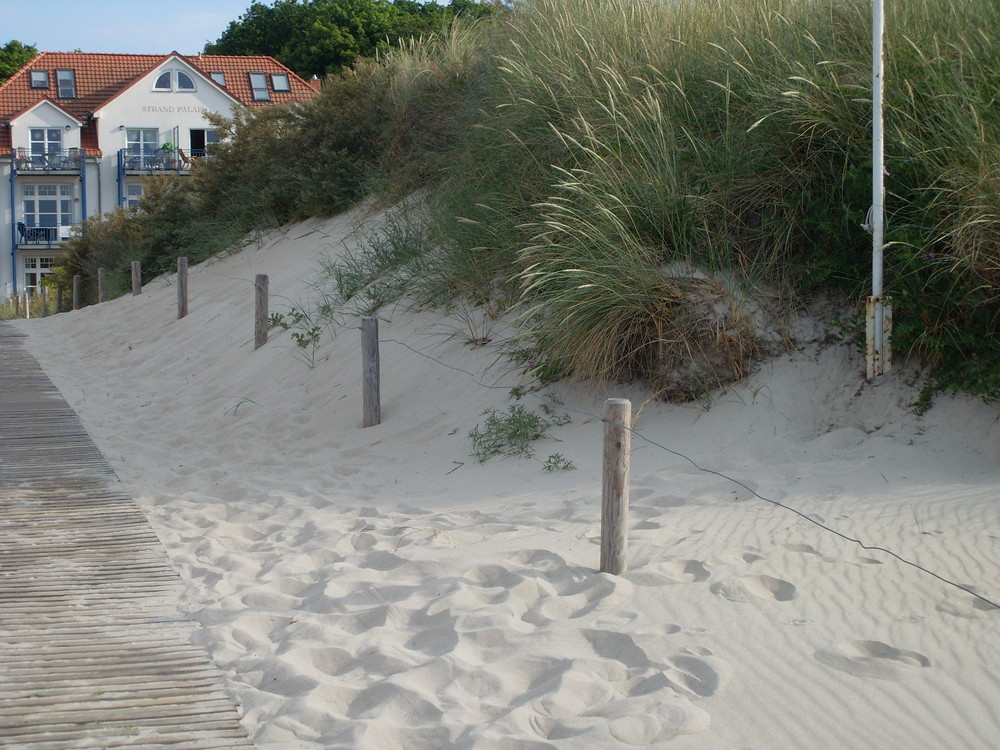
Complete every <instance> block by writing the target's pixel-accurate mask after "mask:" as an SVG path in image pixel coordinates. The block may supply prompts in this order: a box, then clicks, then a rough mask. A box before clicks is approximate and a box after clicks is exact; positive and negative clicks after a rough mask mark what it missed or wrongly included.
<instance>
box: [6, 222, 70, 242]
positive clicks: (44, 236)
mask: <svg viewBox="0 0 1000 750" xmlns="http://www.w3.org/2000/svg"><path fill="white" fill-rule="evenodd" d="M72 231H73V227H72V226H61V227H29V226H27V225H26V224H25V223H24V222H23V221H19V222H17V244H18V245H19V246H21V245H34V246H38V245H41V246H43V247H54V246H56V245H59V244H60V243H62V242H65V241H66V240H68V239H69V237H70V234H71V233H72Z"/></svg>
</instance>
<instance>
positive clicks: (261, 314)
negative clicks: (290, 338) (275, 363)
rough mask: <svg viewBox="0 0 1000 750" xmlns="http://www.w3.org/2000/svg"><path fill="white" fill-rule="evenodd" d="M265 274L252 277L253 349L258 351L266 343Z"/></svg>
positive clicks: (266, 280)
mask: <svg viewBox="0 0 1000 750" xmlns="http://www.w3.org/2000/svg"><path fill="white" fill-rule="evenodd" d="M267 282H268V279H267V274H266V273H259V274H257V276H256V277H254V284H253V288H254V315H253V348H254V351H256V350H257V349H260V348H261V347H262V346H264V344H266V343H267Z"/></svg>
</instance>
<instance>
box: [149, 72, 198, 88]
mask: <svg viewBox="0 0 1000 750" xmlns="http://www.w3.org/2000/svg"><path fill="white" fill-rule="evenodd" d="M194 90H195V85H194V80H192V78H191V76H189V75H188V74H187V73H185V72H183V71H181V70H176V71H175V70H167V71H164V72H163V73H160V75H158V76H157V77H156V81H155V82H154V83H153V91H194Z"/></svg>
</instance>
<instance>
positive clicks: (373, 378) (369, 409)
mask: <svg viewBox="0 0 1000 750" xmlns="http://www.w3.org/2000/svg"><path fill="white" fill-rule="evenodd" d="M361 371H362V388H361V398H362V400H363V401H364V421H363V423H362V426H364V427H372V426H373V425H377V424H378V423H379V422H381V421H382V405H381V402H380V397H379V360H378V318H373V317H371V316H367V315H366V316H365V317H363V318H362V319H361Z"/></svg>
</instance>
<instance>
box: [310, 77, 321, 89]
mask: <svg viewBox="0 0 1000 750" xmlns="http://www.w3.org/2000/svg"><path fill="white" fill-rule="evenodd" d="M321 84H322V81H320V80H319V76H317V75H314V76H313V77H312V78H310V79H309V85H310V86H312V87H313V88H314V89H316V90H317V91H319V89H320V86H321Z"/></svg>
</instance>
